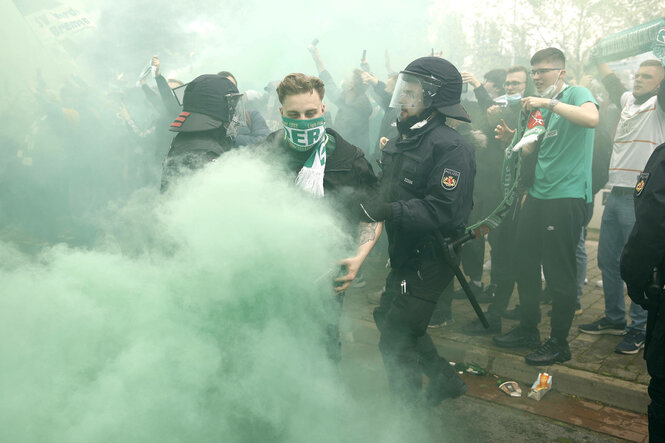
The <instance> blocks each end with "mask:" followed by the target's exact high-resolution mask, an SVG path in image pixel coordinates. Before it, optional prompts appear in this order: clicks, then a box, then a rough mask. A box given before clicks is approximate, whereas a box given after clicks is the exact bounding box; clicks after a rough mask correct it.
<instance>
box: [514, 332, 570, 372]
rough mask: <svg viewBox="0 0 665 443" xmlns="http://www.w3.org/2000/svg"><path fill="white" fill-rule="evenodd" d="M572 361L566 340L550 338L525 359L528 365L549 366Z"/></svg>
mask: <svg viewBox="0 0 665 443" xmlns="http://www.w3.org/2000/svg"><path fill="white" fill-rule="evenodd" d="M568 360H570V348H569V347H568V343H567V342H566V341H565V340H559V339H557V338H554V337H552V338H550V339H549V340H547V341H546V342H545V343H543V345H542V346H541V347H540V348H538V349H537V350H536V351H535V352H532V353H531V354H529V355H527V356H526V357H524V361H526V363H527V364H528V365H533V366H549V365H551V364H553V363H556V362H559V363H563V362H564V361H568Z"/></svg>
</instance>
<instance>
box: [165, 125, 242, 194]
mask: <svg viewBox="0 0 665 443" xmlns="http://www.w3.org/2000/svg"><path fill="white" fill-rule="evenodd" d="M231 148H233V146H232V145H231V142H230V140H229V139H227V138H226V132H225V131H223V130H221V129H220V130H217V129H215V130H211V131H198V132H180V133H178V135H176V136H175V138H174V139H173V141H171V149H170V150H169V152H168V154H166V158H165V159H164V164H163V166H162V185H161V191H162V192H164V191H166V189H167V188H168V185H169V182H170V181H172V180H174V179H175V178H177V177H178V176H180V175H183V174H186V173H188V172H191V171H193V170H196V169H199V168H202V167H203V166H205V165H206V164H207V163H209V162H211V161H214V160H215V159H217V157H219V156H220V155H222V154H223V153H224V152H226V151H228V150H229V149H231Z"/></svg>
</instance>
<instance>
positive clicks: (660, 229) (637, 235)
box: [621, 144, 665, 289]
mask: <svg viewBox="0 0 665 443" xmlns="http://www.w3.org/2000/svg"><path fill="white" fill-rule="evenodd" d="M644 174H648V178H647V180H646V183H645V185H644V188H643V189H642V192H641V193H640V194H639V195H636V196H635V225H634V226H633V230H632V232H631V233H630V236H629V237H628V242H627V243H626V246H625V247H624V249H623V253H622V254H621V278H622V279H623V280H624V281H625V282H626V284H627V285H628V286H629V287H634V288H638V289H645V288H646V287H647V286H648V284H649V282H650V279H651V275H652V270H653V268H655V267H656V266H659V265H661V264H662V263H663V259H665V144H662V145H660V146H659V147H658V148H656V150H655V151H654V153H653V154H652V155H651V157H650V158H649V161H647V164H646V167H645V168H644V173H643V174H642V175H641V176H640V180H641V179H642V178H643V177H644ZM636 194H637V192H636Z"/></svg>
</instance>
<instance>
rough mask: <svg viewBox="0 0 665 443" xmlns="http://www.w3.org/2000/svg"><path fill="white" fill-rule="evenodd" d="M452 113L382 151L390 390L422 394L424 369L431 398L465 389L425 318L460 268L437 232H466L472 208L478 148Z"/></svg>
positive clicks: (384, 348)
mask: <svg viewBox="0 0 665 443" xmlns="http://www.w3.org/2000/svg"><path fill="white" fill-rule="evenodd" d="M445 120H446V118H445V117H444V116H443V115H440V114H435V116H434V118H433V119H432V120H431V121H429V122H428V123H427V124H426V125H425V126H424V127H422V128H419V129H416V130H407V131H403V132H406V133H405V134H402V135H401V136H399V137H398V138H396V139H393V140H391V141H390V142H389V143H388V144H387V145H386V147H385V148H384V150H383V156H382V176H381V177H380V184H381V194H382V198H383V199H384V201H386V202H390V206H391V209H392V216H391V217H390V218H389V219H388V220H387V221H386V223H385V230H386V232H387V234H388V239H389V254H390V264H391V271H390V274H389V275H388V277H387V279H386V289H385V292H384V294H383V295H382V297H381V303H380V306H379V307H378V308H376V310H375V312H374V319H375V321H376V324H377V327H378V328H379V330H380V331H381V339H380V342H379V349H380V350H381V353H382V356H383V359H384V364H385V366H386V372H387V375H388V380H389V384H390V387H391V390H392V392H393V393H394V394H396V395H397V396H400V397H402V398H403V399H405V400H406V401H416V402H417V401H419V396H420V391H421V386H422V381H421V379H422V373H423V372H424V373H425V374H426V375H427V376H428V377H429V378H430V384H429V388H428V391H427V392H426V394H425V395H426V400H427V401H428V402H429V403H430V404H431V405H435V404H438V403H439V402H440V401H441V400H442V399H443V398H446V397H451V396H458V395H461V394H462V393H463V392H464V390H465V386H464V383H463V382H462V381H461V380H460V379H459V378H458V377H457V374H456V373H455V371H454V370H453V369H452V367H451V366H450V365H449V364H448V362H447V361H446V359H444V358H442V357H440V356H439V355H438V353H437V350H436V347H435V346H434V344H433V342H432V339H431V338H430V336H429V335H428V334H427V324H428V322H429V319H430V317H431V315H432V311H433V310H434V307H435V305H436V302H437V299H438V298H439V296H440V294H441V292H442V290H443V289H444V288H445V287H446V286H447V285H448V284H449V283H450V282H451V280H452V278H453V276H454V273H453V270H452V268H451V267H450V266H449V265H448V264H446V262H445V261H444V259H443V257H442V252H441V250H440V247H439V245H438V243H437V242H436V238H435V234H434V233H435V232H436V231H439V232H440V233H441V234H442V235H443V236H444V237H454V236H457V235H459V234H460V233H461V232H463V229H464V226H465V224H466V221H467V219H468V216H469V213H470V211H471V207H472V194H473V182H474V176H475V154H474V150H473V147H472V146H471V145H470V144H469V143H468V142H467V141H465V140H464V139H463V138H462V137H461V136H460V135H459V134H458V133H457V132H456V131H455V130H454V129H452V128H450V127H448V126H446V125H445Z"/></svg>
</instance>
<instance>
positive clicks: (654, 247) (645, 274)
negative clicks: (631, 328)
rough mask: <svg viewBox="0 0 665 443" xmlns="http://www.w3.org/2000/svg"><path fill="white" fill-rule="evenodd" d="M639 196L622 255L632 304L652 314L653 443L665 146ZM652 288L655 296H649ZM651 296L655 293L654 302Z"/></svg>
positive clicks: (662, 415) (643, 178)
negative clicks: (655, 271) (655, 279)
mask: <svg viewBox="0 0 665 443" xmlns="http://www.w3.org/2000/svg"><path fill="white" fill-rule="evenodd" d="M634 197H635V225H634V226H633V230H632V232H631V233H630V237H629V238H628V242H627V243H626V246H625V247H624V249H623V252H622V254H621V278H622V279H623V280H624V281H625V282H626V285H627V287H628V295H629V296H630V297H631V299H633V301H634V302H637V303H639V304H641V305H642V306H643V307H645V308H647V309H648V311H649V314H648V318H647V334H646V342H645V345H644V358H645V359H646V361H647V370H648V371H649V375H650V376H651V382H650V383H649V397H651V404H650V405H649V410H648V412H649V441H665V300H663V291H662V288H663V283H665V282H664V281H663V275H664V274H665V143H664V144H662V145H660V146H658V147H657V148H656V149H655V151H654V152H653V154H652V155H651V157H650V158H649V160H648V161H647V164H646V166H645V167H644V172H642V173H641V174H640V175H639V177H638V180H637V185H636V186H635V193H634ZM654 268H658V269H659V274H660V281H658V282H653V281H652V280H653V279H652V277H653V269H654ZM650 285H653V286H654V287H653V288H652V289H651V290H654V292H655V294H654V293H652V292H647V288H648V287H649V286H650ZM657 288H659V289H657ZM645 293H647V294H649V297H648V300H647V299H645Z"/></svg>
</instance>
